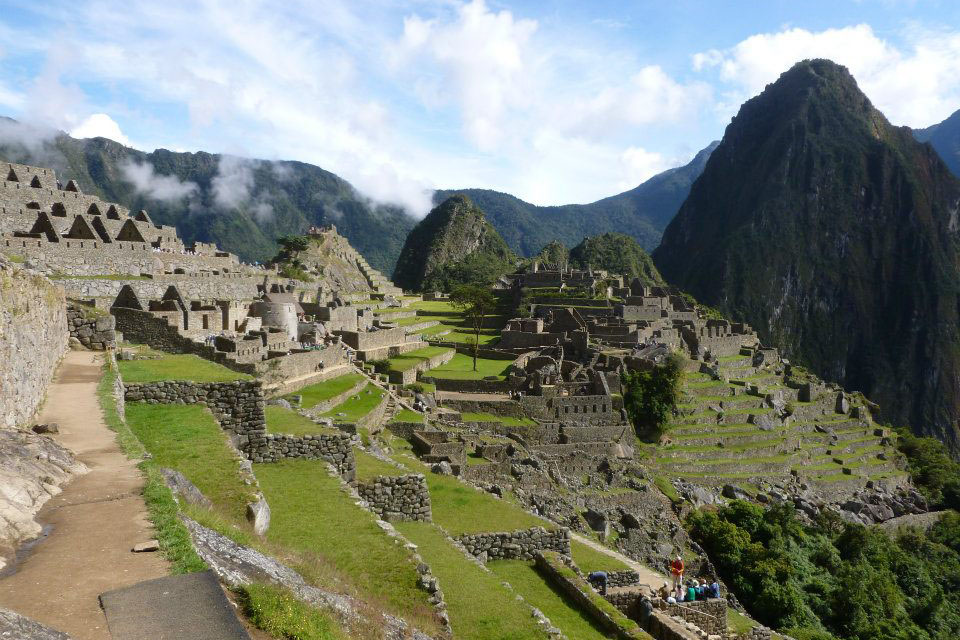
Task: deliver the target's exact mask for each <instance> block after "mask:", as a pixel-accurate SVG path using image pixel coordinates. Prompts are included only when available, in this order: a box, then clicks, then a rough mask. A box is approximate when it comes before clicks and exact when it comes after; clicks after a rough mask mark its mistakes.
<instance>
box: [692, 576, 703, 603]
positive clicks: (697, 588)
mask: <svg viewBox="0 0 960 640" xmlns="http://www.w3.org/2000/svg"><path fill="white" fill-rule="evenodd" d="M704 584H706V583H704ZM693 590H694V593H695V594H696V596H697V600H703V584H700V581H699V580H694V581H693Z"/></svg>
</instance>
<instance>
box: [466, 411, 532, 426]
mask: <svg viewBox="0 0 960 640" xmlns="http://www.w3.org/2000/svg"><path fill="white" fill-rule="evenodd" d="M460 416H461V417H462V418H463V421H464V422H499V423H501V424H505V425H509V426H513V427H532V426H534V425H536V424H537V423H536V422H534V421H533V420H531V419H530V418H514V417H512V416H495V415H493V414H492V413H482V412H481V413H473V412H471V411H466V412H464V413H461V414H460Z"/></svg>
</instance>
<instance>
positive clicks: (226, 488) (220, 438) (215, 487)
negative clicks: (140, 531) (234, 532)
mask: <svg viewBox="0 0 960 640" xmlns="http://www.w3.org/2000/svg"><path fill="white" fill-rule="evenodd" d="M126 411H127V423H128V424H129V425H130V429H131V430H132V431H133V433H134V434H136V436H137V437H138V438H139V439H140V441H141V442H142V443H143V445H144V447H146V449H147V451H149V452H150V453H151V454H153V462H154V463H155V464H156V465H157V466H160V467H170V468H171V469H176V470H177V471H179V472H181V473H182V474H183V475H185V476H186V477H187V479H188V480H190V482H192V483H193V484H195V485H197V488H198V489H200V491H202V492H203V495H205V496H207V498H209V499H210V500H211V501H212V502H213V503H214V505H216V506H217V507H219V508H220V509H221V510H222V511H223V512H224V513H225V514H228V515H230V516H231V517H234V518H237V519H238V520H243V517H244V513H245V510H246V503H247V500H248V498H249V497H250V493H251V492H250V488H249V487H248V486H246V485H245V484H243V481H242V480H241V478H240V474H239V464H238V461H237V459H236V458H235V457H234V454H233V452H232V451H231V450H230V448H229V447H228V446H227V440H226V438H227V437H226V434H224V432H223V430H222V429H221V428H220V425H218V424H217V421H216V420H214V418H213V416H212V415H211V414H210V412H209V411H208V410H207V409H206V407H203V406H200V405H195V404H194V405H175V404H145V403H140V402H128V403H127V409H126Z"/></svg>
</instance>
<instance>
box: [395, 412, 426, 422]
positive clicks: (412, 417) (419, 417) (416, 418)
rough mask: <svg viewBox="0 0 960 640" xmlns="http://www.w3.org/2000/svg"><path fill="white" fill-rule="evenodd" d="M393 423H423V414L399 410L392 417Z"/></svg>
mask: <svg viewBox="0 0 960 640" xmlns="http://www.w3.org/2000/svg"><path fill="white" fill-rule="evenodd" d="M393 422H423V414H422V413H420V412H419V411H411V410H410V409H400V411H397V413H396V415H394V416H393Z"/></svg>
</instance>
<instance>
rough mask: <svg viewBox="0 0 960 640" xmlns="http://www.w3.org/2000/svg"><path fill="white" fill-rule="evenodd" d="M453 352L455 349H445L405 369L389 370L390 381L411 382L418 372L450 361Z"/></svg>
mask: <svg viewBox="0 0 960 640" xmlns="http://www.w3.org/2000/svg"><path fill="white" fill-rule="evenodd" d="M455 354H456V352H455V351H445V352H443V353H440V354H437V355H435V356H433V357H431V358H427V359H426V360H423V361H422V362H419V363H417V364H416V365H415V366H413V367H410V368H409V369H407V370H406V371H391V372H390V374H389V379H390V382H392V383H394V384H413V383H414V382H416V381H417V374H418V373H420V372H421V371H426V370H428V369H433V368H434V367H439V366H440V365H442V364H446V363H448V362H450V361H451V360H452V359H453V356H454V355H455Z"/></svg>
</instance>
